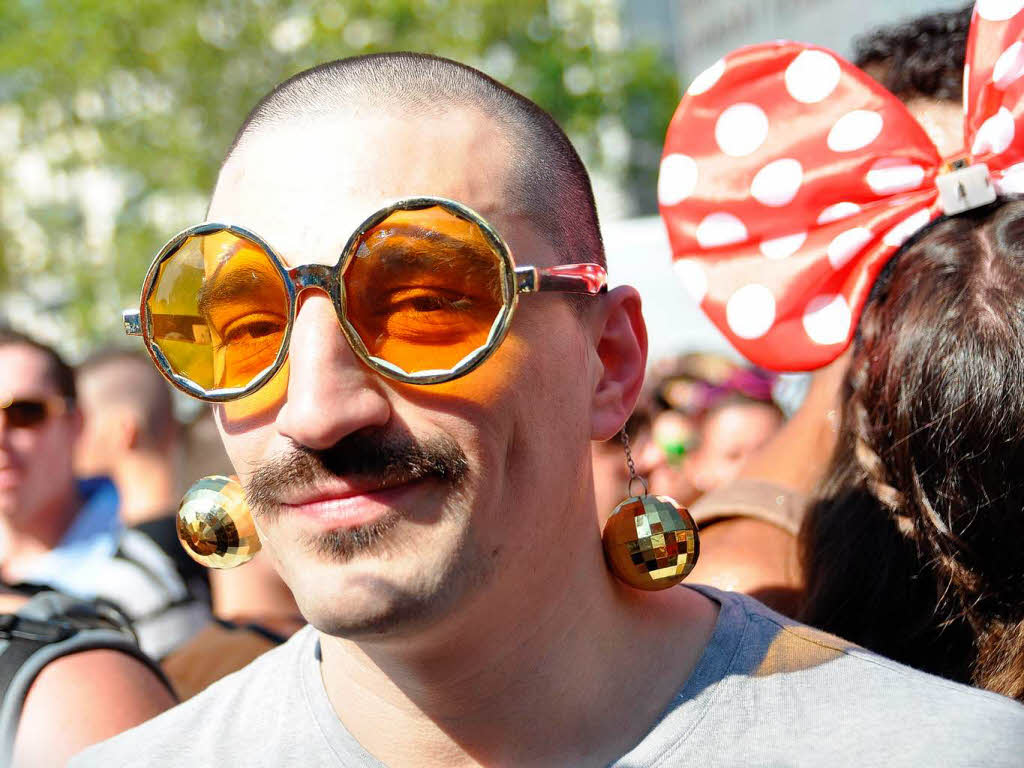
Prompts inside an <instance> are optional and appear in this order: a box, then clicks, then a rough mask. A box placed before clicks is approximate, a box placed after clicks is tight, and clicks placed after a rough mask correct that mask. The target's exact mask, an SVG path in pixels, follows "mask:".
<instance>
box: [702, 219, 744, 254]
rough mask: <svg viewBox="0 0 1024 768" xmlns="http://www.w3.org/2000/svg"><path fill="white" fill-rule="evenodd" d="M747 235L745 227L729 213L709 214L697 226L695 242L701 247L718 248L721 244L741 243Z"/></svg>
mask: <svg viewBox="0 0 1024 768" xmlns="http://www.w3.org/2000/svg"><path fill="white" fill-rule="evenodd" d="M747 237H748V235H747V228H746V227H745V226H743V222H742V221H740V220H739V219H738V218H736V217H735V216H733V215H732V214H731V213H725V212H720V213H712V214H709V215H707V216H705V217H704V219H703V220H702V221H701V223H700V225H699V226H698V227H697V242H698V243H700V247H701V248H719V247H721V246H723V245H732V244H733V243H742V242H743V241H744V240H746V239H747Z"/></svg>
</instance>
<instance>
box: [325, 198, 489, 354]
mask: <svg viewBox="0 0 1024 768" xmlns="http://www.w3.org/2000/svg"><path fill="white" fill-rule="evenodd" d="M503 269H504V263H503V262H502V260H501V258H500V257H499V255H498V254H497V252H496V251H495V250H494V248H493V247H492V246H491V244H490V242H489V241H488V240H487V239H486V237H485V236H484V233H483V232H482V231H481V230H480V228H479V227H478V226H477V225H476V224H474V223H472V222H470V221H466V220H465V219H462V218H459V217H457V216H455V215H454V214H451V213H449V212H448V211H446V210H444V209H442V208H440V207H437V206H435V207H431V208H425V209H420V210H403V211H398V212H396V213H393V214H392V215H391V216H389V217H388V218H387V219H385V220H384V221H383V222H381V223H380V224H378V225H377V226H376V227H374V228H373V229H371V230H370V231H368V232H367V233H366V234H365V235H364V236H363V238H362V240H361V241H360V243H359V245H358V247H357V249H356V252H355V254H354V256H353V257H352V259H351V261H350V263H349V264H348V266H347V268H346V270H345V274H344V278H343V280H344V285H345V302H346V305H347V308H346V314H347V317H348V320H349V322H350V323H351V324H352V326H353V327H354V328H355V330H356V333H357V334H358V335H359V338H360V339H361V340H362V342H363V344H364V346H365V347H366V351H367V352H368V353H369V355H370V356H371V357H374V358H377V360H378V361H381V362H383V363H385V364H388V365H389V367H392V368H398V369H399V370H400V371H402V372H405V373H410V374H414V373H423V372H427V371H444V370H450V369H452V368H455V367H456V366H457V365H458V364H459V363H460V362H462V361H463V360H466V359H467V358H468V357H470V356H472V355H474V354H475V353H477V352H479V351H480V350H481V349H482V348H483V347H485V346H486V344H487V339H488V337H489V336H490V332H491V328H492V326H493V325H494V322H495V319H496V318H497V317H498V315H499V313H500V312H501V309H502V307H503V305H504V300H503V296H502V276H503Z"/></svg>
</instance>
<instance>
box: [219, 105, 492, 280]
mask: <svg viewBox="0 0 1024 768" xmlns="http://www.w3.org/2000/svg"><path fill="white" fill-rule="evenodd" d="M366 110H368V108H366V107H363V108H359V109H357V108H353V113H354V114H349V115H333V116H316V117H312V118H303V119H297V120H295V121H291V122H287V123H281V124H272V125H265V126H261V127H259V128H257V129H256V130H255V132H254V133H252V134H250V135H248V136H246V138H244V139H243V140H242V142H241V143H240V144H239V146H238V148H236V151H235V153H234V154H233V155H232V157H231V158H229V160H228V161H227V163H225V166H224V168H223V170H222V172H221V175H220V177H219V179H218V182H217V187H216V189H215V191H214V195H213V200H212V202H211V205H210V212H209V215H208V219H209V220H210V221H218V222H224V223H232V224H239V225H241V226H243V227H246V228H249V229H251V230H252V231H254V232H256V233H257V234H259V235H260V236H261V237H263V238H264V239H266V240H267V241H268V242H269V243H270V244H271V245H272V246H273V247H274V248H275V249H276V250H278V252H279V253H281V255H282V256H283V257H284V258H285V259H286V260H287V261H289V262H292V263H300V262H319V263H323V264H333V263H334V262H335V261H336V260H337V258H338V254H339V253H340V251H341V248H342V247H343V246H344V244H345V241H346V239H347V238H348V236H349V235H350V234H351V233H352V231H353V230H354V229H355V228H356V227H357V226H358V225H359V224H360V223H361V222H362V221H363V220H364V219H365V218H366V217H367V216H369V215H370V214H371V213H373V212H375V211H376V210H378V209H379V208H381V207H382V206H384V205H386V204H387V203H389V202H391V201H393V200H395V199H397V198H401V197H408V196H414V195H431V196H437V197H447V198H450V199H454V200H457V201H458V202H461V203H464V204H466V205H468V206H470V207H471V208H473V209H475V210H477V211H478V212H479V213H480V214H482V215H483V216H485V217H487V218H488V219H491V220H492V221H494V223H495V224H496V225H499V226H500V220H501V219H502V217H503V216H504V215H505V211H504V209H503V202H504V201H503V198H504V193H503V189H504V187H505V177H506V168H507V164H508V157H509V147H508V139H507V138H506V137H505V135H504V133H503V132H502V131H501V130H500V129H499V128H498V127H497V126H496V125H495V124H494V122H493V121H492V120H490V119H488V118H486V117H484V116H483V115H481V114H480V113H479V112H476V111H475V110H472V109H454V110H452V111H451V112H449V113H447V114H445V115H443V116H433V115H431V116H421V117H415V116H408V115H399V114H389V113H377V114H373V113H367V112H366Z"/></svg>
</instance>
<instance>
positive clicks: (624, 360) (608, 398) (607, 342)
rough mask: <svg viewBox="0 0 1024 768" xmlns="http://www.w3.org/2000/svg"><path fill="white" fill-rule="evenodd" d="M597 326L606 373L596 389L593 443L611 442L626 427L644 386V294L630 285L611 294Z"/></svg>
mask: <svg viewBox="0 0 1024 768" xmlns="http://www.w3.org/2000/svg"><path fill="white" fill-rule="evenodd" d="M593 322H594V324H595V326H594V332H595V337H596V341H597V356H598V358H599V359H600V361H601V365H602V370H601V374H600V378H599V379H598V381H597V386H596V387H595V389H594V400H593V408H592V411H591V417H590V439H591V440H607V439H609V438H611V437H613V436H614V435H615V433H616V432H618V431H619V430H620V429H622V425H623V424H625V423H626V419H628V418H629V415H630V414H631V413H632V412H633V406H634V405H636V400H637V398H638V397H639V396H640V388H641V386H643V383H644V368H645V367H646V365H647V326H646V324H645V323H644V318H643V315H642V314H641V312H640V294H639V293H637V291H636V289H635V288H633V287H632V286H630V285H623V286H619V287H618V288H615V289H613V290H611V291H609V292H608V293H607V294H606V295H605V296H604V299H603V301H602V303H601V305H600V308H599V309H597V311H596V312H594V318H593Z"/></svg>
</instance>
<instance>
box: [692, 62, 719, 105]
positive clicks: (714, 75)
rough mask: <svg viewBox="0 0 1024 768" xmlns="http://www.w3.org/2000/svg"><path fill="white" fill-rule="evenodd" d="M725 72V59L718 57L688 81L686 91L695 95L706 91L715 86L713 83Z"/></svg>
mask: <svg viewBox="0 0 1024 768" xmlns="http://www.w3.org/2000/svg"><path fill="white" fill-rule="evenodd" d="M724 72H725V59H719V60H718V61H716V62H715V63H714V64H712V65H711V66H710V67H708V68H707V69H705V70H704V71H703V72H701V73H700V74H699V75H697V76H696V77H695V78H693V82H692V83H690V87H689V88H687V89H686V92H687V93H688V94H689V95H690V96H697V95H699V94H702V93H707V92H708V91H710V90H711V89H712V88H714V87H715V83H717V82H718V79H719V78H720V77H721V76H722V74H723V73H724Z"/></svg>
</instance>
